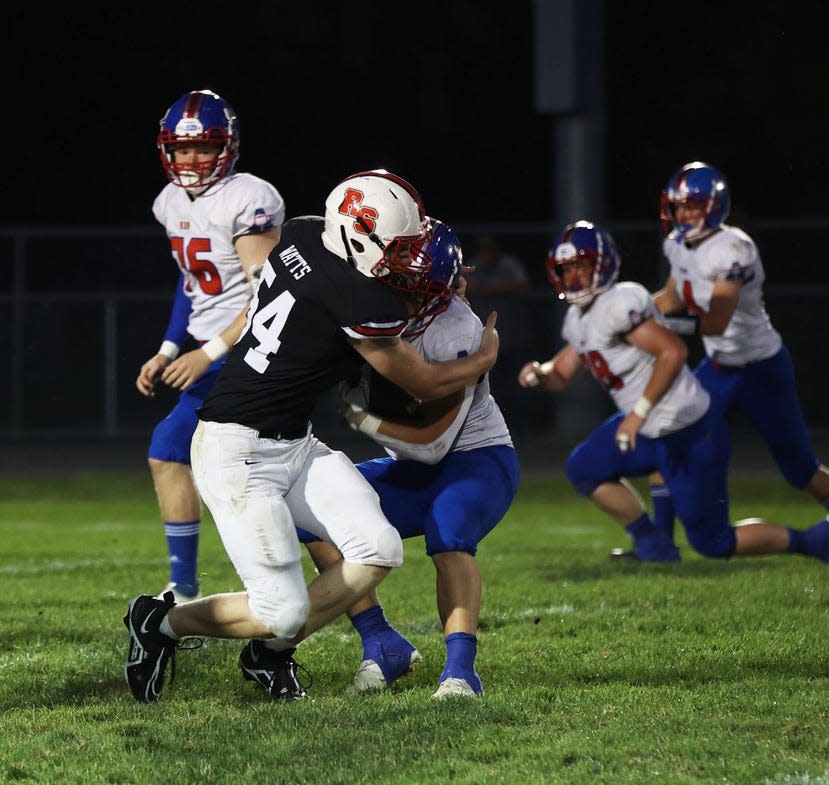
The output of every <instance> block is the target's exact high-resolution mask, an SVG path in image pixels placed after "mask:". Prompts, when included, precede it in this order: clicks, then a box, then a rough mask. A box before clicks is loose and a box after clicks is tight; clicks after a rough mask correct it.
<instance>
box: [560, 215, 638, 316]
mask: <svg viewBox="0 0 829 785" xmlns="http://www.w3.org/2000/svg"><path fill="white" fill-rule="evenodd" d="M581 260H587V261H589V262H590V263H591V264H592V266H593V275H592V277H591V280H590V285H589V286H588V287H586V288H573V287H570V286H565V284H564V275H563V272H564V270H563V268H564V266H565V265H567V264H568V263H572V262H575V261H581ZM621 263H622V260H621V258H620V257H619V252H618V251H617V250H616V245H615V243H614V242H613V238H612V237H611V236H610V235H609V234H608V233H607V232H605V231H603V230H602V229H600V228H599V227H598V226H596V225H595V224H593V223H591V222H590V221H576V222H575V223H570V224H567V226H565V227H564V229H562V231H561V234H559V236H558V237H557V238H556V241H555V243H553V247H552V248H550V251H549V252H548V254H547V278H548V280H549V281H550V283H551V284H552V285H553V286H555V288H556V291H557V292H558V298H559V300H565V301H566V302H568V303H571V304H574V305H587V304H588V303H591V302H592V301H593V298H594V297H596V295H598V294H601V293H602V292H605V291H607V290H608V289H609V288H610V287H611V286H613V284H614V283H616V279H617V278H618V277H619V268H620V266H621Z"/></svg>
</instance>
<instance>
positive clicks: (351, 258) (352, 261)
mask: <svg viewBox="0 0 829 785" xmlns="http://www.w3.org/2000/svg"><path fill="white" fill-rule="evenodd" d="M340 236H341V237H342V238H343V248H345V260H346V261H347V262H348V263H349V264H350V265H351V266H352V267H353V268H354V269H355V270H356V269H357V262H356V260H355V259H354V255H353V254H352V253H351V246H350V245H349V244H348V238H347V237H346V236H345V227H344V226H343V225H342V224H340Z"/></svg>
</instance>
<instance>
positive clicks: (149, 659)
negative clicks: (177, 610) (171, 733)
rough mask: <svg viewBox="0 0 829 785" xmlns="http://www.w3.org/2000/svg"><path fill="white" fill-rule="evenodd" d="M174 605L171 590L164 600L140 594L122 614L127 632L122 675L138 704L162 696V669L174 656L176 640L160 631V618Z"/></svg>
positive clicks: (152, 700) (165, 667)
mask: <svg viewBox="0 0 829 785" xmlns="http://www.w3.org/2000/svg"><path fill="white" fill-rule="evenodd" d="M174 605H175V600H174V599H173V593H172V592H169V591H168V592H166V593H165V594H164V598H163V599H158V597H150V596H149V595H147V594H141V595H139V596H138V597H135V598H134V599H132V600H131V601H130V604H129V608H128V609H127V614H126V616H124V625H125V626H126V628H127V629H128V630H129V633H130V646H129V652H128V654H127V664H126V666H125V667H124V675H125V676H126V679H127V684H128V685H129V688H130V692H132V694H133V697H134V698H135V699H136V700H137V701H141V703H152V702H154V701H157V700H158V699H159V698H160V697H161V690H162V688H163V687H164V671H165V670H166V669H167V663H168V661H170V660H171V659H173V660H174V658H175V653H176V648H177V647H178V641H177V640H175V639H174V638H170V637H168V636H166V635H164V634H162V633H161V631H160V630H159V625H160V624H161V620H162V619H163V618H164V617H165V616H166V615H167V611H169V610H170V608H172V607H173V606H174ZM173 668H174V669H175V664H174V666H173Z"/></svg>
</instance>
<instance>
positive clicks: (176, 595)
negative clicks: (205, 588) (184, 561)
mask: <svg viewBox="0 0 829 785" xmlns="http://www.w3.org/2000/svg"><path fill="white" fill-rule="evenodd" d="M168 591H171V592H172V593H173V599H175V601H176V605H184V604H185V603H188V602H193V600H200V599H201V598H202V593H201V588H200V587H199V586H198V584H197V585H196V593H195V594H185V593H184V592H181V591H179V590H178V584H177V583H174V582H173V581H170V583H168V584H167V585H166V586H165V587H164V589H163V590H162V591H161V592H160V593H159V594H158V595H157V597H158V599H160V600H162V599H164V595H165V594H166V593H167V592H168Z"/></svg>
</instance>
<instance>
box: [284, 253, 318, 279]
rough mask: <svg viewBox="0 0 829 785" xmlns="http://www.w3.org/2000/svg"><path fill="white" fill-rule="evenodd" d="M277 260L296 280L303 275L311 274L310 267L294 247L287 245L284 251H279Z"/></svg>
mask: <svg viewBox="0 0 829 785" xmlns="http://www.w3.org/2000/svg"><path fill="white" fill-rule="evenodd" d="M279 258H280V259H281V260H282V264H284V265H285V267H286V268H287V269H288V272H289V273H290V274H291V275H293V276H294V278H296V280H299V279H300V278H302V276H303V275H305V273H310V272H311V265H310V264H308V262H306V261H305V259H304V258H303V256H302V254H301V253H300V252H299V251H297V249H296V246H295V245H289V246H288V247H287V248H286V249H285V250H284V251H280V252H279Z"/></svg>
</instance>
